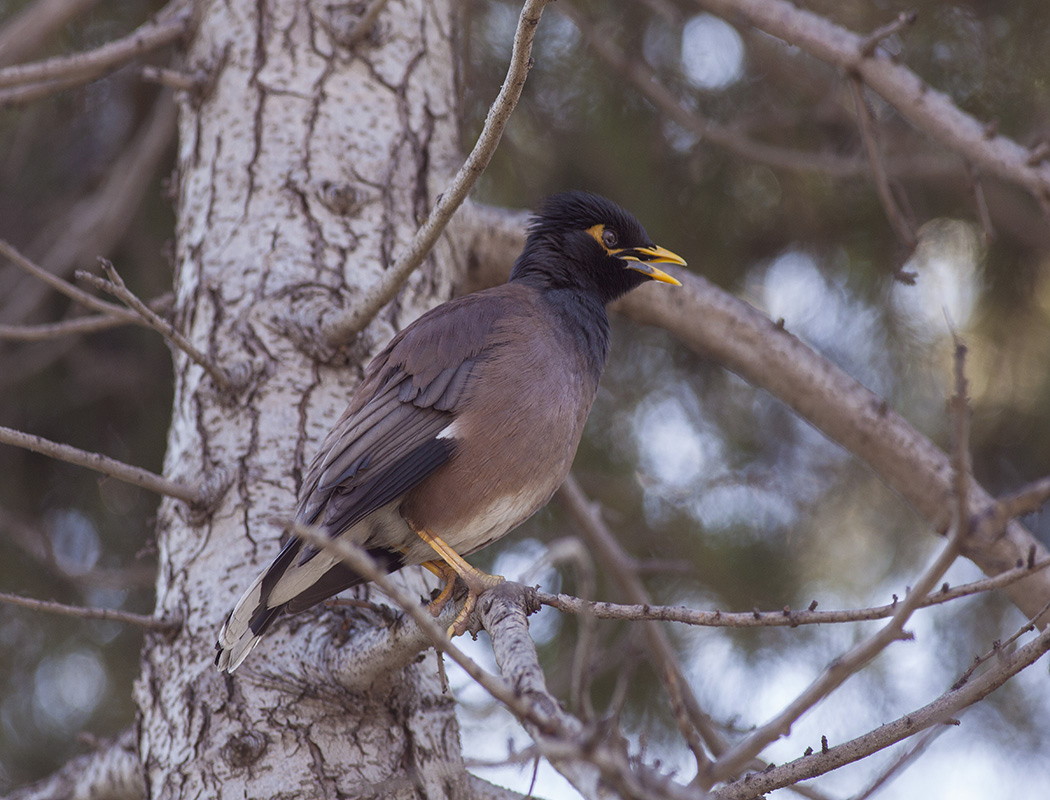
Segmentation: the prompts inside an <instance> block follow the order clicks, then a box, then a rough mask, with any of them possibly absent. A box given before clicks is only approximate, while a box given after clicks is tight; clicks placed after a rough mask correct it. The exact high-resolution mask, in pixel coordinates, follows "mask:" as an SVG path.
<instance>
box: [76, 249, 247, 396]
mask: <svg viewBox="0 0 1050 800" xmlns="http://www.w3.org/2000/svg"><path fill="white" fill-rule="evenodd" d="M98 261H99V264H101V266H102V269H103V270H104V271H105V273H106V277H107V278H109V280H104V279H102V278H100V277H98V276H97V275H92V274H91V273H90V272H84V271H83V270H77V271H76V273H75V275H76V277H77V278H78V279H79V280H82V281H86V282H87V283H90V284H91V285H92V286H94V287H95V288H96V289H101V290H102V291H104V292H107V293H108V294H111V295H113V296H114V297H116V298H117V299H118V300H120V301H121V302H122V303H124V304H125V305H126V306H128V308H130V309H131V310H132V311H134V312H135V313H136V314H137V315H138V316H139V317H141V318H142V320H143V321H144V322H145V323H146V324H147V325H148V326H149V327H151V328H153V330H155V331H157V333H159V334H160V335H161V336H163V337H164V338H165V339H166V340H168V341H169V342H171V344H173V345H174V346H175V347H177V348H178V349H179V350H181V351H182V352H184V353H185V354H186V355H187V356H189V358H190V359H191V360H192V361H193V362H194V363H195V364H197V365H199V366H200V367H201V368H202V369H203V370H204V371H205V372H207V373H208V375H210V376H211V379H212V381H214V383H215V385H216V386H217V387H218V388H219V389H220V390H221V391H223V392H227V393H233V392H235V391H236V390H237V389H239V388H240V387H239V386H238V385H237V384H236V383H235V382H234V381H233V379H232V378H231V377H230V375H229V373H228V372H226V370H224V369H222V367H219V366H218V365H216V364H214V363H213V362H212V361H211V359H209V358H208V357H207V356H206V355H204V353H202V352H201V351H200V350H198V349H197V348H196V347H194V346H193V343H192V342H190V340H189V339H187V338H186V337H185V336H183V335H182V334H181V333H179V332H178V331H177V330H175V328H174V327H172V325H171V324H170V323H168V322H167V321H166V320H164V319H161V318H160V317H159V316H158V315H157V314H156V313H154V311H153V310H152V309H151V308H150V307H149V306H147V305H146V304H145V303H143V302H142V301H141V300H140V299H139V298H138V297H136V296H135V294H134V293H133V292H132V291H131V290H130V289H128V287H127V286H125V285H124V279H123V278H121V277H120V274H119V273H118V272H117V270H116V267H114V266H113V264H112V263H111V262H110V261H108V260H107V259H104V258H100V259H99V260H98Z"/></svg>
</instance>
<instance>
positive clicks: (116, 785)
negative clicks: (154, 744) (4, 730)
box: [4, 727, 146, 800]
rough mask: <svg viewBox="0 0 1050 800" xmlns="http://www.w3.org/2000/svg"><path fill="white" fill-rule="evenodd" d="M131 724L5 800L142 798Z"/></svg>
mask: <svg viewBox="0 0 1050 800" xmlns="http://www.w3.org/2000/svg"><path fill="white" fill-rule="evenodd" d="M137 741H138V740H137V734H136V731H135V728H134V727H131V728H128V729H127V730H125V731H124V732H123V733H122V734H120V736H118V737H117V738H116V739H115V740H113V741H111V742H107V743H105V744H104V746H103V747H101V748H99V749H98V750H96V751H95V752H94V753H88V754H87V755H83V756H77V757H76V758H73V759H70V760H69V761H68V762H66V764H65V765H64V766H63V767H62V768H61V769H60V770H58V772H55V773H54V774H52V775H49V776H48V777H46V778H44V779H43V780H41V781H37V782H36V783H34V784H32V785H31V786H26V787H24V788H22V789H17V790H15V791H14V792H12V793H11V794H9V795H7V796H6V797H5V798H4V800H141V798H143V797H145V796H146V781H145V778H144V775H143V768H142V761H141V760H140V759H139V754H138V746H137Z"/></svg>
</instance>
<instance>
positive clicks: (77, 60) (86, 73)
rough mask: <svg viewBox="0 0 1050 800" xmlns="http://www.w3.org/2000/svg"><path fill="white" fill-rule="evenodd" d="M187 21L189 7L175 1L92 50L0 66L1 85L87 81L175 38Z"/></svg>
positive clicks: (182, 32)
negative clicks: (136, 25)
mask: <svg viewBox="0 0 1050 800" xmlns="http://www.w3.org/2000/svg"><path fill="white" fill-rule="evenodd" d="M189 21H190V8H189V6H188V5H183V4H182V3H174V4H172V5H169V6H167V7H165V9H164V10H163V11H161V12H160V14H158V15H157V17H156V18H155V19H154V20H151V21H150V22H147V23H146V24H144V25H142V26H141V27H140V28H138V29H137V30H135V31H134V32H132V33H130V34H128V35H127V36H125V37H123V38H121V39H117V40H116V41H113V42H109V43H108V44H104V45H102V46H101V47H99V48H97V49H95V50H90V51H87V52H84V53H75V54H73V55H70V56H60V57H57V58H49V59H47V60H46V61H38V62H36V63H34V64H19V65H16V66H13V67H7V68H5V69H0V87H5V88H6V87H9V86H26V85H29V84H35V83H47V82H51V81H62V82H64V83H66V84H67V85H69V83H70V82H73V84H72V85H75V84H79V83H87V82H88V81H91V80H94V79H95V78H98V77H99V76H101V75H104V74H105V73H106V72H110V71H112V70H114V69H117V68H118V67H120V66H121V65H123V64H126V63H127V62H128V61H131V60H133V59H135V58H138V57H139V56H141V55H143V54H144V53H148V52H150V51H151V50H156V49H158V48H160V47H164V46H165V45H169V44H171V43H172V42H176V41H178V40H179V39H181V38H182V37H183V36H184V35H185V34H186V31H187V30H188V28H189Z"/></svg>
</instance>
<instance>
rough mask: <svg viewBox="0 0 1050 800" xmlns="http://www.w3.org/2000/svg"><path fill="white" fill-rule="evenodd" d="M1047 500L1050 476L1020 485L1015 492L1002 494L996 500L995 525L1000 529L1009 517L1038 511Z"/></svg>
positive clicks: (1049, 495)
mask: <svg viewBox="0 0 1050 800" xmlns="http://www.w3.org/2000/svg"><path fill="white" fill-rule="evenodd" d="M1047 500H1050V476H1047V477H1045V478H1040V479H1039V480H1037V481H1033V482H1032V483H1030V484H1028V485H1027V486H1022V487H1021V488H1020V489H1018V490H1017V491H1016V492H1011V493H1010V494H1006V495H1003V496H1002V497H1000V498H999V499H998V500H996V507H995V518H996V522H997V523H998V525H997V527H998V528H999V529H1001V528H1002V526H1003V525H1005V524H1006V522H1007V521H1009V520H1011V519H1014V518H1016V517H1020V516H1024V515H1025V514H1031V513H1032V512H1033V511H1038V510H1039V509H1040V508H1041V507H1042V506H1043V504H1045V503H1046V501H1047Z"/></svg>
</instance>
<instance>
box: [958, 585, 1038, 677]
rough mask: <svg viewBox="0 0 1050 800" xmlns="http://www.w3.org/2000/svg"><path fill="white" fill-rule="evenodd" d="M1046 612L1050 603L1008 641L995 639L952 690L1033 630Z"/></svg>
mask: <svg viewBox="0 0 1050 800" xmlns="http://www.w3.org/2000/svg"><path fill="white" fill-rule="evenodd" d="M1047 611H1050V603H1047V604H1046V605H1045V606H1043V608H1042V610H1041V611H1040V612H1039V613H1038V614H1035V615H1034V616H1033V617H1032V619H1030V620H1028V622H1027V623H1025V624H1024V625H1022V626H1021V627H1020V628H1018V629H1017V630H1016V631H1014V633H1013V635H1012V636H1010V637H1009V638H1008V639H1005V640H1000V639H997V640H996V641H994V642H993V643H992V647H991V649H990V650H989V651H988V652H986V653H984V654H983V655H979V656H976V657H975V658H974V660H973V663H972V664H971V665H970V666H969V667H968V668H967V669H966V671H965V672H964V673H963V674H962V675H960V676H959V680H957V681H956V682H955V683H953V684H952V689H958V688H960V687H961V686H963V685H964V684H965V683H966V682H967V681H969V680H970V678H972V677H973V674H974V672H976V671H977V669H978V667H980V666H981V665H982V664H985V663H987V662H988V661H990V660H991V659H993V658H995V657H996V656H999V655H1002V654H1003V652H1004V651H1005V650H1006V649H1007V648H1008V647H1010V646H1011V645H1013V643H1014V642H1016V641H1017V640H1018V639H1020V638H1021V637H1022V636H1023V635H1024V634H1026V633H1029V632H1030V631H1033V630H1035V620H1037V619H1039V618H1040V617H1041V616H1043V614H1045V613H1046V612H1047Z"/></svg>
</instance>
